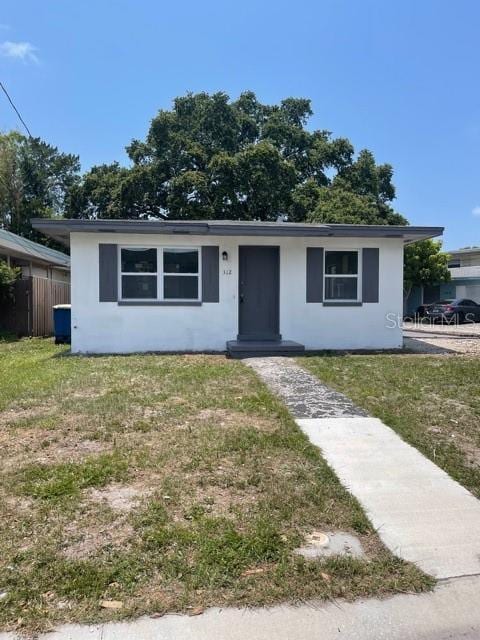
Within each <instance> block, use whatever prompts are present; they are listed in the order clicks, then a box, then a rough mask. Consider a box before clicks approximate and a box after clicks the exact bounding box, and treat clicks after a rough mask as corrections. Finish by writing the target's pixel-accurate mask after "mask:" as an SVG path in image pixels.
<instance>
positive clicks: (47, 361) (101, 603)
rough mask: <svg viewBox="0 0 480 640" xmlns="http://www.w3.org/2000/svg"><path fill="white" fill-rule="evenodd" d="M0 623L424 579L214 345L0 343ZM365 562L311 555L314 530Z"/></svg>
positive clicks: (192, 608) (245, 373) (378, 589)
mask: <svg viewBox="0 0 480 640" xmlns="http://www.w3.org/2000/svg"><path fill="white" fill-rule="evenodd" d="M0 449H1V450H0V455H1V459H2V467H1V478H0V536H1V537H0V598H1V601H0V625H1V626H2V628H3V629H12V628H18V629H23V630H27V631H34V630H37V629H48V628H50V627H51V626H52V625H56V624H58V623H60V622H66V621H101V620H107V619H118V618H120V617H125V616H133V615H139V614H142V613H148V614H162V613H164V612H167V611H185V612H191V613H199V612H200V611H201V610H202V608H203V607H205V606H208V605H213V604H216V605H220V606H224V605H230V604H240V605H253V604H271V603H274V602H279V601H301V600H305V599H310V598H315V597H320V598H337V597H346V598H353V597H358V596H369V595H382V594H387V593H393V592H398V591H412V590H413V591H419V590H422V589H426V588H429V587H430V586H431V585H432V580H431V579H430V578H427V577H426V576H424V575H423V574H421V573H420V572H419V571H418V570H417V569H416V568H415V567H413V566H411V565H408V564H406V563H404V562H402V561H401V560H398V559H396V558H394V557H393V556H392V555H391V554H390V553H389V552H387V551H386V550H385V549H384V547H383V546H382V545H381V543H380V541H379V539H378V537H377V536H376V534H375V533H374V531H373V530H372V527H371V525H370V524H369V522H368V521H367V519H366V517H365V515H364V514H363V512H362V510H361V509H360V507H359V505H358V503H357V502H356V500H354V499H353V498H352V497H351V496H350V495H349V494H348V493H347V491H345V490H344V489H343V488H342V487H341V485H340V484H339V482H338V480H337V478H336V476H335V475H334V474H333V473H332V471H331V470H330V469H329V467H328V466H327V465H326V463H325V462H324V460H323V459H322V457H321V455H320V454H319V452H318V450H317V449H316V448H314V447H313V446H311V445H310V444H309V442H308V441H307V439H306V438H305V437H304V436H303V434H302V433H301V432H300V431H299V430H298V429H297V427H296V426H295V424H294V422H293V420H292V419H291V418H290V417H289V415H288V413H287V412H286V410H285V409H284V407H283V406H282V404H281V403H280V402H279V401H278V400H277V399H276V398H274V397H273V396H272V395H271V394H270V393H269V392H268V390H267V389H266V387H265V386H264V385H263V384H262V383H261V382H260V381H259V379H258V378H257V377H256V376H255V374H254V373H253V372H252V371H251V370H250V369H249V368H247V367H245V366H244V365H243V364H242V363H241V362H238V361H231V360H227V359H225V358H224V357H223V356H206V355H185V356H155V355H145V356H136V355H135V356H125V357H121V356H116V357H115V356H112V357H74V356H69V355H68V352H67V349H66V348H64V347H55V346H54V345H53V344H52V342H51V341H50V340H23V341H19V342H6V341H4V342H2V343H0ZM318 529H320V530H334V529H338V530H343V531H347V532H352V533H354V534H356V535H358V536H359V538H360V540H361V542H362V544H363V546H364V548H365V550H366V552H367V558H366V559H362V560H358V559H357V560H354V559H351V558H346V557H342V558H341V557H332V558H329V559H324V560H322V561H314V562H307V561H305V560H303V558H300V557H298V556H296V555H294V554H293V553H292V550H293V549H294V548H295V547H298V546H300V545H301V543H302V541H303V539H304V536H305V535H306V534H308V533H310V532H312V531H313V530H318Z"/></svg>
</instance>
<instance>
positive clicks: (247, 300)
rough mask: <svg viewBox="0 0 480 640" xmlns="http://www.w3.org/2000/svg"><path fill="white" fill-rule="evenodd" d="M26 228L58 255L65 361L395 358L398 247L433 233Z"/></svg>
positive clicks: (250, 226) (337, 227)
mask: <svg viewBox="0 0 480 640" xmlns="http://www.w3.org/2000/svg"><path fill="white" fill-rule="evenodd" d="M33 226H34V228H36V229H38V230H40V231H42V232H43V233H45V234H46V235H48V236H50V237H52V238H55V239H56V240H58V241H60V242H62V243H64V244H65V245H69V246H70V252H71V259H72V351H73V352H76V353H79V352H90V353H106V352H108V353H128V352H135V351H224V350H225V349H226V347H228V350H229V351H230V352H231V353H232V354H234V355H236V354H238V353H239V351H240V352H243V353H273V352H279V353H281V352H290V351H295V350H301V349H303V347H305V348H306V349H309V350H315V349H371V348H382V349H383V348H397V347H401V346H402V329H401V323H400V322H399V319H400V318H401V315H402V302H403V248H404V245H405V244H406V243H409V242H414V241H416V240H421V239H425V238H431V237H435V236H438V235H440V234H441V233H442V231H443V229H442V228H438V227H434V228H433V227H413V226H412V227H408V226H405V227H403V226H402V227H394V226H364V225H343V224H332V225H327V224H300V223H288V222H278V223H275V222H270V223H269V222H240V221H238V222H229V221H134V220H92V221H85V220H45V219H38V220H34V221H33ZM288 341H293V343H291V342H288ZM227 343H228V345H227Z"/></svg>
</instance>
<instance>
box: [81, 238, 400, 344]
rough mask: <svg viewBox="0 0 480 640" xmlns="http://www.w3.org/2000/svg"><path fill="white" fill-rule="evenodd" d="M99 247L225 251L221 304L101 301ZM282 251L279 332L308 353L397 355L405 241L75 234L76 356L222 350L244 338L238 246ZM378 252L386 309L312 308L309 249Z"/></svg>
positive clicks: (377, 306)
mask: <svg viewBox="0 0 480 640" xmlns="http://www.w3.org/2000/svg"><path fill="white" fill-rule="evenodd" d="M99 243H118V244H121V245H129V244H130V245H134V246H137V247H138V246H173V247H175V246H177V247H179V246H181V247H186V246H202V245H207V244H212V245H218V246H219V248H220V255H221V253H222V252H223V251H227V252H228V256H229V259H228V261H223V260H220V302H219V303H203V304H202V305H201V306H198V307H188V306H151V307H148V306H119V305H118V304H117V303H116V302H99V300H98V297H99V275H98V265H99V257H98V254H99V251H98V245H99ZM239 245H276V246H279V247H280V333H281V334H282V337H283V338H284V339H286V340H296V341H297V342H301V343H302V344H304V345H305V347H306V348H307V349H372V348H396V347H400V346H401V344H402V331H401V323H400V322H394V321H393V320H392V318H395V319H396V318H397V316H398V317H399V318H400V317H401V313H402V305H403V299H402V295H403V292H402V278H403V274H402V270H403V242H402V240H398V239H393V238H392V239H375V240H374V239H369V238H267V237H266V238H259V237H222V236H220V237H214V236H182V235H175V236H171V235H167V236H160V235H143V234H142V235H133V234H119V233H114V234H108V233H102V234H96V233H72V234H71V269H72V271H71V276H72V351H73V352H76V353H79V352H80V353H81V352H89V353H122V352H124V353H127V352H135V351H206V350H212V351H223V350H225V343H226V341H227V340H232V339H236V336H237V333H238V247H239ZM314 246H318V247H324V248H326V249H361V248H363V247H379V249H380V253H379V258H380V265H379V276H380V291H379V303H369V304H363V306H360V307H325V306H323V305H322V303H308V304H307V303H306V248H307V247H314Z"/></svg>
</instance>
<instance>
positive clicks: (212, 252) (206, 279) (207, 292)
mask: <svg viewBox="0 0 480 640" xmlns="http://www.w3.org/2000/svg"><path fill="white" fill-rule="evenodd" d="M219 269H220V265H219V249H218V247H212V246H205V247H202V301H203V302H218V301H219V300H220V295H219Z"/></svg>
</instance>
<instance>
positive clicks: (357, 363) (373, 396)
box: [300, 354, 480, 498]
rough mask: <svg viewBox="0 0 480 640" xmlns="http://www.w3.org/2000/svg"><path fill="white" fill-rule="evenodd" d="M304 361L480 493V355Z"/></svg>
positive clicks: (329, 357)
mask: <svg viewBox="0 0 480 640" xmlns="http://www.w3.org/2000/svg"><path fill="white" fill-rule="evenodd" d="M300 363H301V364H302V366H304V367H306V368H307V369H309V370H310V371H311V372H312V373H314V374H315V375H316V376H317V377H318V378H320V380H321V381H322V382H324V383H325V384H328V385H330V386H331V387H333V388H335V389H337V390H339V391H342V392H343V393H345V394H346V395H348V397H349V398H351V399H352V400H353V401H354V402H356V403H357V405H359V406H360V407H362V408H364V409H366V410H367V411H368V412H370V413H371V414H372V415H374V416H376V417H378V418H380V419H381V420H383V421H384V422H385V423H386V424H388V425H389V426H390V427H392V429H394V430H395V431H396V432H397V433H398V434H399V435H400V436H401V437H402V438H403V439H404V440H406V441H407V442H409V443H410V444H412V445H413V446H414V447H417V449H419V450H420V451H421V452H422V453H423V454H424V455H426V456H427V457H428V458H430V459H431V460H433V461H434V462H435V463H436V464H437V465H438V466H439V467H441V468H442V469H444V470H445V471H447V473H449V474H450V475H451V476H452V477H453V478H455V479H456V480H458V482H460V483H461V484H463V485H464V486H465V487H466V488H467V489H469V490H470V491H471V492H472V493H473V494H474V495H476V496H477V497H479V498H480V358H478V357H469V356H459V355H458V356H457V355H456V356H433V355H429V356H419V355H406V354H394V355H387V354H376V355H324V356H312V357H306V358H302V359H301V360H300Z"/></svg>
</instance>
